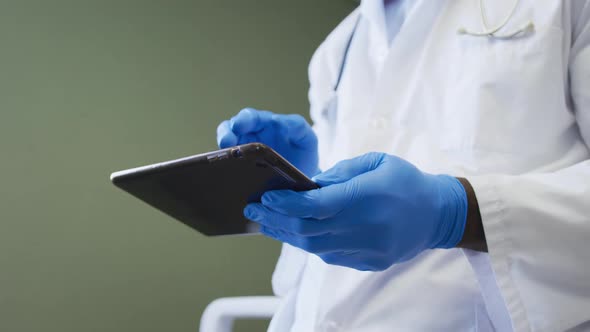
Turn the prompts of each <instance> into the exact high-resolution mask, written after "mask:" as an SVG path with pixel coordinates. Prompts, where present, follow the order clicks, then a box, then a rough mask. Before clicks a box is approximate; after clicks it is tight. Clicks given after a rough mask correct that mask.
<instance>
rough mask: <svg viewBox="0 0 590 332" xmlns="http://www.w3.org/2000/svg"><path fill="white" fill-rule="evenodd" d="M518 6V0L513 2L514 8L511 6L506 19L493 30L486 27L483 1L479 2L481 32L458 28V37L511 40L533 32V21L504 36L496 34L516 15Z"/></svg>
mask: <svg viewBox="0 0 590 332" xmlns="http://www.w3.org/2000/svg"><path fill="white" fill-rule="evenodd" d="M519 4H520V0H516V1H514V6H512V9H511V10H510V13H509V14H508V15H507V16H506V18H505V19H504V20H503V21H502V23H500V24H499V25H498V26H496V27H495V28H490V26H489V25H488V18H487V14H486V10H485V7H484V4H483V0H479V12H480V15H481V24H482V27H483V31H480V32H473V31H470V30H468V29H467V28H465V27H461V28H459V30H457V33H458V34H460V35H470V36H474V37H489V38H493V39H511V38H515V37H518V36H522V35H526V34H529V33H533V32H535V24H534V23H533V21H528V22H527V23H526V24H525V25H523V26H522V27H521V28H520V29H517V30H514V31H512V32H509V33H506V34H498V31H500V30H502V28H504V27H505V26H506V25H507V24H508V22H509V21H510V19H511V18H512V17H513V16H514V14H515V13H516V8H517V7H518V5H519Z"/></svg>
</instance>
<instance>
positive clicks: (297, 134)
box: [273, 114, 317, 147]
mask: <svg viewBox="0 0 590 332" xmlns="http://www.w3.org/2000/svg"><path fill="white" fill-rule="evenodd" d="M273 119H274V120H275V122H276V123H278V124H279V125H281V126H284V127H285V131H286V133H285V136H286V137H289V140H290V142H291V143H292V144H293V145H295V146H298V147H307V146H315V145H316V144H317V137H316V135H315V133H314V132H313V130H312V129H311V126H310V125H309V123H307V121H306V120H305V118H304V117H302V116H301V115H299V114H288V115H280V114H274V115H273Z"/></svg>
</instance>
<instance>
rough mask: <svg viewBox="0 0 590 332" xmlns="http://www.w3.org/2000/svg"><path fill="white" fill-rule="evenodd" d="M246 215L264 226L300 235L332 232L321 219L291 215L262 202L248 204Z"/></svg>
mask: <svg viewBox="0 0 590 332" xmlns="http://www.w3.org/2000/svg"><path fill="white" fill-rule="evenodd" d="M244 216H245V217H246V218H247V219H249V220H252V221H254V222H257V223H259V224H261V225H263V226H266V227H270V228H272V229H276V230H281V231H284V232H287V233H291V234H298V235H307V236H309V235H321V234H327V233H329V232H330V229H329V227H326V225H325V224H323V223H322V222H321V221H319V220H313V219H305V218H297V217H290V216H286V215H284V214H281V213H278V212H275V211H273V210H270V209H268V208H266V207H264V206H263V205H262V204H257V203H253V204H248V205H247V206H246V207H245V208H244Z"/></svg>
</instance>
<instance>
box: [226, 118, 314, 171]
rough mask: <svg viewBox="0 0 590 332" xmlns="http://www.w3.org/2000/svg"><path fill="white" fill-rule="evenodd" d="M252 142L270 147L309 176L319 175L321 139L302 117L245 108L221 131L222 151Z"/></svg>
mask: <svg viewBox="0 0 590 332" xmlns="http://www.w3.org/2000/svg"><path fill="white" fill-rule="evenodd" d="M251 142H260V143H264V144H266V145H268V146H270V147H271V148H273V149H274V150H275V151H277V152H278V153H279V154H280V155H282V156H283V157H285V159H287V160H288V161H289V162H290V163H291V164H293V165H294V166H295V167H297V168H298V169H299V170H301V171H302V172H303V173H304V174H305V175H307V176H310V177H311V176H314V175H315V174H317V173H319V168H318V139H317V137H316V135H315V133H314V132H313V130H312V129H311V126H310V125H309V124H308V123H307V121H305V119H304V118H303V117H302V116H300V115H296V114H289V115H282V114H274V113H271V112H268V111H258V110H255V109H252V108H245V109H243V110H241V111H240V112H239V113H238V114H237V115H236V116H234V117H233V118H231V119H230V120H226V121H223V122H222V123H221V124H220V125H219V126H218V127H217V144H218V145H219V147H220V148H226V147H230V146H234V145H238V144H246V143H251Z"/></svg>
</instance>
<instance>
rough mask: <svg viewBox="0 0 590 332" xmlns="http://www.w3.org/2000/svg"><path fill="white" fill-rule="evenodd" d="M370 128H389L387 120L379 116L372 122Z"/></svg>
mask: <svg viewBox="0 0 590 332" xmlns="http://www.w3.org/2000/svg"><path fill="white" fill-rule="evenodd" d="M370 126H371V127H372V128H373V129H385V128H386V127H387V118H386V117H384V116H378V117H375V118H373V119H371V121H370Z"/></svg>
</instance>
